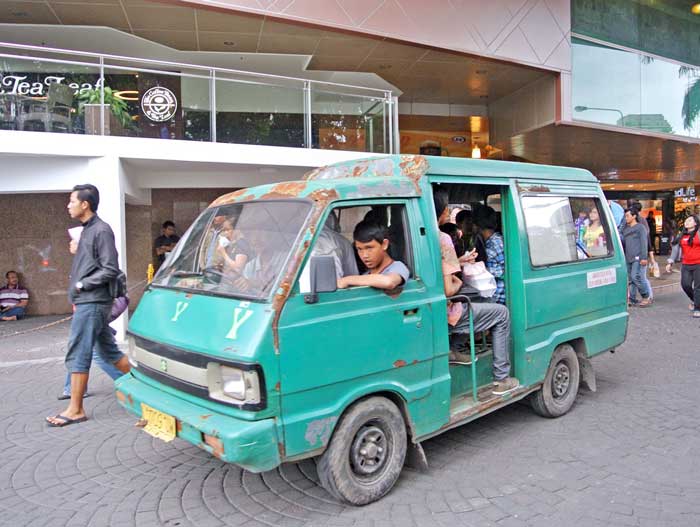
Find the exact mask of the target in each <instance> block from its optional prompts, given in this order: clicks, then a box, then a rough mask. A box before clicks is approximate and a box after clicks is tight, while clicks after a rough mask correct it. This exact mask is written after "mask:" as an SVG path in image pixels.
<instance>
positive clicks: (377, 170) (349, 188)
mask: <svg viewBox="0 0 700 527" xmlns="http://www.w3.org/2000/svg"><path fill="white" fill-rule="evenodd" d="M425 174H431V175H440V176H450V175H453V176H473V177H499V178H503V177H509V178H515V179H518V180H546V181H563V182H586V183H596V182H597V181H598V180H597V179H596V178H595V177H594V176H593V174H591V173H590V172H588V171H587V170H583V169H579V168H567V167H556V166H549V165H535V164H530V163H515V162H509V161H492V160H488V159H465V158H454V157H435V156H418V155H391V156H382V157H373V158H368V159H361V160H354V161H345V162H342V163H336V164H334V165H329V166H325V167H321V168H317V169H314V170H312V171H310V172H308V173H307V174H306V175H305V176H304V179H303V180H301V181H287V182H283V183H274V184H270V185H261V186H257V187H250V188H245V189H241V190H237V191H236V192H232V193H230V194H226V195H224V196H221V197H220V198H218V199H216V200H215V201H214V202H213V203H212V204H211V206H219V205H224V204H227V203H236V202H244V201H250V200H260V199H280V198H308V199H311V200H313V201H317V202H331V201H335V200H338V199H354V198H367V197H412V196H420V194H421V189H420V180H421V178H422V177H423V176H424V175H425Z"/></svg>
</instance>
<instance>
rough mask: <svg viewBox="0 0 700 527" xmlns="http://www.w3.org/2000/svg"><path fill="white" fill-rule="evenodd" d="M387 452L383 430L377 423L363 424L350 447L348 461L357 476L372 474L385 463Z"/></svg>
mask: <svg viewBox="0 0 700 527" xmlns="http://www.w3.org/2000/svg"><path fill="white" fill-rule="evenodd" d="M387 454H388V448H387V439H386V434H385V433H384V431H383V430H382V429H381V428H380V427H378V426H377V425H365V426H363V427H362V428H361V429H360V431H359V432H357V435H356V436H355V439H354V440H353V442H352V447H351V448H350V461H351V462H352V466H353V469H354V470H355V473H356V474H358V475H359V476H365V477H366V476H372V475H374V474H376V473H377V472H379V471H380V470H381V469H382V468H383V467H384V464H385V463H386V459H387Z"/></svg>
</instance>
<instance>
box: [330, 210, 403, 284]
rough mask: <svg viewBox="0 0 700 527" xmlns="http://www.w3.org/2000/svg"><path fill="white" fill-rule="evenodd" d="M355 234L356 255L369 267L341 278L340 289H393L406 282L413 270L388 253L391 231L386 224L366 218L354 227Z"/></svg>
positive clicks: (353, 234) (353, 235) (339, 281)
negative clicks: (360, 287)
mask: <svg viewBox="0 0 700 527" xmlns="http://www.w3.org/2000/svg"><path fill="white" fill-rule="evenodd" d="M352 237H353V240H354V241H355V249H357V254H358V256H359V257H360V260H362V263H363V264H365V266H366V267H367V272H365V273H364V274H362V275H350V276H343V277H342V278H338V289H345V288H347V287H351V286H370V287H376V288H377V289H385V290H387V291H391V290H394V289H397V288H399V287H401V286H403V285H404V284H405V283H406V281H407V280H408V277H409V275H410V272H409V270H408V267H406V265H404V263H403V262H399V261H397V260H394V259H393V258H392V257H391V256H389V253H388V252H387V250H388V249H389V234H388V232H387V229H386V227H382V226H381V225H379V224H378V223H375V222H373V221H364V220H363V221H361V222H360V223H358V224H357V226H356V227H355V231H354V232H353V233H352Z"/></svg>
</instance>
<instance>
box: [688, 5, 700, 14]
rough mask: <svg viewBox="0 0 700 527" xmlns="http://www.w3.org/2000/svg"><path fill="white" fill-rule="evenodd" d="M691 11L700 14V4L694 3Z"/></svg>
mask: <svg viewBox="0 0 700 527" xmlns="http://www.w3.org/2000/svg"><path fill="white" fill-rule="evenodd" d="M690 12H691V13H693V14H694V15H700V4H694V5H693V7H691V8H690Z"/></svg>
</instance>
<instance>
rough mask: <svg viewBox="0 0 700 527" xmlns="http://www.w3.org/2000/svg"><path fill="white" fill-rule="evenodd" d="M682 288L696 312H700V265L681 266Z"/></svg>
mask: <svg viewBox="0 0 700 527" xmlns="http://www.w3.org/2000/svg"><path fill="white" fill-rule="evenodd" d="M681 287H682V288H683V292H684V293H685V294H686V295H688V298H690V301H691V302H692V303H693V305H694V306H695V311H700V264H695V265H682V266H681Z"/></svg>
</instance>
